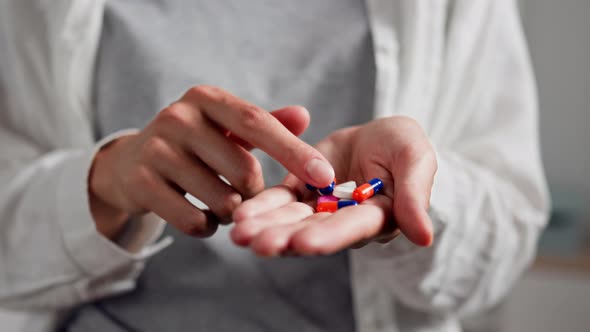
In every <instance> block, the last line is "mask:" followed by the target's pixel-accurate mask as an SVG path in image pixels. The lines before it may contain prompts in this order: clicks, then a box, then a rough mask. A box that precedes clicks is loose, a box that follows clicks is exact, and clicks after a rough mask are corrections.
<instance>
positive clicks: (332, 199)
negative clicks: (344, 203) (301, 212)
mask: <svg viewBox="0 0 590 332" xmlns="http://www.w3.org/2000/svg"><path fill="white" fill-rule="evenodd" d="M339 200H340V198H338V197H336V196H332V195H325V196H320V197H318V204H320V203H324V202H338V201H339Z"/></svg>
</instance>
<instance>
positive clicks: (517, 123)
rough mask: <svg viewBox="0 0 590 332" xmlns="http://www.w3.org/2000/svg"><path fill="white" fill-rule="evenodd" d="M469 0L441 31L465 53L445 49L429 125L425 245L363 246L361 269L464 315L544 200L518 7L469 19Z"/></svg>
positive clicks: (481, 298)
mask: <svg viewBox="0 0 590 332" xmlns="http://www.w3.org/2000/svg"><path fill="white" fill-rule="evenodd" d="M470 2H471V1H463V2H461V1H456V4H455V8H454V10H455V13H456V14H455V15H458V16H459V17H455V18H453V21H451V23H450V28H449V29H450V31H449V37H448V38H449V40H448V44H449V45H455V47H460V48H461V54H463V55H465V54H468V56H459V54H458V53H456V52H455V50H452V49H451V50H448V51H447V53H446V55H447V56H448V60H447V63H446V66H447V68H445V70H447V74H446V76H445V78H444V80H443V82H442V87H441V89H442V93H441V95H442V98H441V103H440V105H441V106H440V107H441V109H440V115H439V117H438V120H439V121H438V123H435V124H433V125H432V126H431V129H429V132H430V135H431V139H432V141H433V144H434V146H435V149H436V152H437V156H438V172H437V174H436V177H435V183H434V186H433V191H432V198H431V211H430V215H431V217H432V219H433V223H434V229H435V241H434V244H433V245H432V246H431V247H428V248H419V247H416V246H414V245H412V244H411V243H409V241H408V240H407V239H405V238H403V237H400V238H398V239H396V240H394V241H392V242H390V243H389V244H372V245H371V246H368V247H366V248H365V249H364V252H363V253H362V254H363V256H366V257H367V258H369V259H368V261H369V263H368V264H369V266H370V273H371V274H372V275H373V276H374V277H375V278H377V279H378V280H379V282H380V283H382V285H384V287H385V288H386V289H388V290H390V291H391V292H393V293H394V294H395V297H396V298H397V300H399V301H401V302H403V303H404V304H405V305H408V306H411V307H413V308H415V309H417V310H420V311H427V312H437V313H451V314H468V313H472V312H475V311H479V310H482V309H484V308H487V307H490V306H492V305H494V304H496V303H497V302H498V301H499V300H500V299H501V298H502V297H503V296H504V295H505V294H506V293H507V292H508V291H509V290H510V288H511V286H512V285H513V284H514V282H515V280H516V279H517V278H518V277H519V276H520V275H521V273H522V272H523V271H524V270H525V269H526V268H527V266H528V265H529V263H530V262H531V260H532V258H533V257H534V254H535V249H536V243H537V240H538V237H539V235H540V233H541V231H542V230H543V228H544V226H545V224H546V221H547V215H548V209H549V197H548V193H547V187H546V183H545V178H544V174H543V173H544V172H543V169H542V163H541V158H540V152H539V150H540V147H539V137H538V114H537V113H538V110H537V102H536V92H535V85H534V78H533V74H532V70H531V68H530V67H531V66H530V62H529V57H528V51H527V49H526V46H525V41H524V37H523V33H522V28H521V26H520V22H519V18H518V12H517V8H516V6H515V4H514V1H512V0H494V1H489V2H488V3H489V5H488V6H487V8H484V9H485V10H488V11H487V12H486V13H485V14H484V15H482V16H481V17H480V19H482V21H480V22H477V23H474V22H473V17H461V14H460V13H461V11H468V10H467V9H466V7H470V6H471V4H470ZM461 4H463V5H461ZM471 7H477V6H471ZM482 7H483V6H482ZM470 20H471V22H470ZM466 30H469V31H467V32H466ZM466 36H471V37H466Z"/></svg>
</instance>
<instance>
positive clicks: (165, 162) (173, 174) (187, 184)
mask: <svg viewBox="0 0 590 332" xmlns="http://www.w3.org/2000/svg"><path fill="white" fill-rule="evenodd" d="M156 153H157V155H156V156H153V157H154V158H153V160H154V161H157V162H154V165H153V167H155V168H156V169H157V170H158V171H159V172H160V174H161V175H162V176H163V177H164V178H165V179H167V180H169V181H170V182H173V183H174V184H176V185H177V186H179V187H180V188H182V190H183V191H184V192H188V193H189V194H191V195H193V196H194V197H196V198H198V199H200V200H201V201H202V202H203V203H205V204H206V205H207V206H208V207H209V209H211V211H212V212H213V213H214V214H215V215H216V216H218V217H219V218H220V219H221V220H222V221H223V222H224V223H228V222H230V221H231V215H232V213H233V211H234V210H235V209H236V208H237V207H238V205H239V204H240V203H241V202H242V196H241V195H240V194H239V193H237V192H236V191H235V190H234V189H233V188H232V187H231V186H229V185H227V184H226V183H225V182H223V181H222V180H221V179H220V178H219V177H218V176H217V174H216V173H215V172H213V171H212V170H211V169H210V168H209V167H207V165H205V164H204V163H203V162H202V161H200V160H199V159H197V158H194V157H192V156H189V155H188V154H186V153H185V152H184V151H176V150H175V149H174V148H172V147H171V146H170V145H168V144H166V143H164V142H162V144H161V146H160V147H159V148H158V149H157V152H156Z"/></svg>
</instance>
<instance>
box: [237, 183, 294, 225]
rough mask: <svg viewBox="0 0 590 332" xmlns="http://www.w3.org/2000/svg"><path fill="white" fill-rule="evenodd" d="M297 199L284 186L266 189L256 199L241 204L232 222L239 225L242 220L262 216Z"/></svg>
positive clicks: (291, 191)
mask: <svg viewBox="0 0 590 332" xmlns="http://www.w3.org/2000/svg"><path fill="white" fill-rule="evenodd" d="M296 201H297V197H296V196H295V193H294V192H293V190H291V189H290V188H289V187H287V186H284V185H278V186H276V187H272V188H270V189H267V190H265V191H263V192H261V193H260V194H258V195H257V196H256V197H254V198H252V199H250V200H248V201H245V202H243V203H242V204H241V205H240V206H239V207H238V208H237V209H236V210H235V211H234V214H233V220H234V222H236V223H240V222H242V221H244V220H247V219H251V218H254V217H256V216H257V215H260V214H263V213H265V212H268V211H272V210H274V209H278V208H280V207H282V206H284V205H287V204H289V203H292V202H296Z"/></svg>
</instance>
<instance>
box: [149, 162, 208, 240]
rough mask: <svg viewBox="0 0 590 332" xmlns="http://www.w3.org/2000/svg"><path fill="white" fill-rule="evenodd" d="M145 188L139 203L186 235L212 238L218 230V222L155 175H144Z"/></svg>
mask: <svg viewBox="0 0 590 332" xmlns="http://www.w3.org/2000/svg"><path fill="white" fill-rule="evenodd" d="M141 178H142V179H143V180H142V181H143V183H144V185H143V186H142V187H143V188H145V190H144V191H142V192H141V193H140V196H139V198H138V203H139V204H140V205H142V207H143V208H145V209H146V210H149V211H152V212H154V213H155V214H157V215H158V216H160V217H161V218H162V219H164V220H166V221H167V222H168V223H170V224H172V225H173V226H174V227H176V228H178V229H179V230H180V231H182V232H183V233H185V234H188V235H191V236H198V237H206V236H210V235H212V234H213V233H215V231H216V230H217V222H216V220H215V219H214V218H210V217H209V216H207V214H205V213H204V212H203V211H201V210H199V209H198V208H196V207H195V206H193V205H192V204H191V203H190V202H188V201H187V200H186V199H185V198H184V196H182V194H180V193H178V192H177V191H175V190H174V189H173V188H172V187H170V186H169V185H168V184H167V183H166V181H165V180H164V179H163V178H161V177H160V176H158V175H157V174H154V173H149V172H145V173H144V174H142V176H141Z"/></svg>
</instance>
